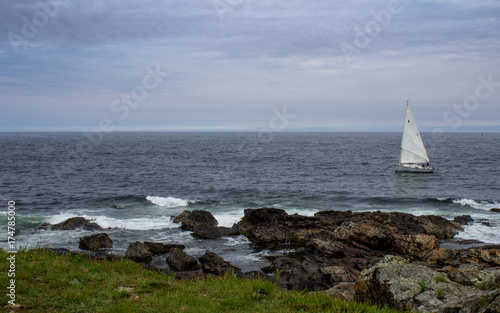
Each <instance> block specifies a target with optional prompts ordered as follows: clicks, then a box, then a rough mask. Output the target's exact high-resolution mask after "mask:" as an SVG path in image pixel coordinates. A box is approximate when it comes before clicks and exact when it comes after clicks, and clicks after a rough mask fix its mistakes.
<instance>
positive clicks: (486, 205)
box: [452, 199, 499, 211]
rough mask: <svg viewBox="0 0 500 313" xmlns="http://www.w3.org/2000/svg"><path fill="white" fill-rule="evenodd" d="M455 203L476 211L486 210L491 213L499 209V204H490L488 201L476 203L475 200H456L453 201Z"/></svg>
mask: <svg viewBox="0 0 500 313" xmlns="http://www.w3.org/2000/svg"><path fill="white" fill-rule="evenodd" d="M452 201H453V203H456V204H460V205H462V206H468V207H471V208H474V209H479V210H486V211H489V210H490V209H491V208H495V207H498V206H499V204H498V203H497V202H495V201H493V202H488V201H476V200H473V199H455V200H452Z"/></svg>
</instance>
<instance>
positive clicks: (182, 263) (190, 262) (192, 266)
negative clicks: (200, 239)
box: [167, 248, 199, 271]
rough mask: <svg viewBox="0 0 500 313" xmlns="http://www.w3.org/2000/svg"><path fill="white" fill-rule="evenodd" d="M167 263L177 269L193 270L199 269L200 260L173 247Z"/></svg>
mask: <svg viewBox="0 0 500 313" xmlns="http://www.w3.org/2000/svg"><path fill="white" fill-rule="evenodd" d="M167 263H168V264H169V265H170V266H171V267H172V268H173V269H174V270H176V271H193V270H197V269H199V265H198V261H197V260H196V259H195V258H193V257H192V256H190V255H188V254H187V253H186V252H184V251H182V250H180V249H177V248H172V249H170V254H169V255H168V257H167Z"/></svg>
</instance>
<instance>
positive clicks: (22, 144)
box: [0, 133, 500, 258]
mask: <svg viewBox="0 0 500 313" xmlns="http://www.w3.org/2000/svg"><path fill="white" fill-rule="evenodd" d="M422 136H423V139H424V143H425V145H426V147H427V149H428V154H429V157H430V158H431V163H432V164H433V165H434V166H435V167H436V172H435V173H433V174H404V173H395V172H394V165H395V164H397V163H398V157H399V144H400V140H401V139H400V134H399V133H112V134H110V133H107V134H93V135H92V136H87V137H86V136H84V135H83V134H81V133H2V134H0V149H1V151H2V152H1V162H0V178H1V180H0V196H1V198H2V201H3V202H4V203H5V205H4V207H5V210H4V211H3V212H2V215H1V217H2V218H3V220H2V223H4V224H6V215H5V214H6V203H7V201H9V200H13V201H15V202H16V208H17V214H18V218H19V224H18V227H20V228H21V230H22V233H21V234H20V235H19V236H18V239H19V240H18V242H19V244H20V245H28V246H30V247H31V246H36V245H38V246H44V245H52V246H64V247H75V243H74V242H75V240H76V239H75V238H77V237H78V236H81V235H82V234H84V233H85V231H77V232H72V233H71V234H69V235H68V232H61V231H59V232H50V231H44V230H37V229H36V228H37V227H38V226H40V225H42V223H44V222H50V223H55V222H59V221H62V220H64V219H66V218H68V217H71V216H85V217H87V218H90V219H94V220H95V221H96V222H97V223H98V224H100V225H101V226H104V227H110V228H111V229H110V230H109V231H110V232H112V233H113V236H114V237H115V241H116V242H115V247H116V250H117V251H118V252H120V251H121V252H123V251H124V249H126V247H127V246H128V242H129V241H132V240H162V241H170V242H179V243H187V244H191V246H192V249H193V250H192V251H191V252H192V253H193V254H196V253H197V252H201V251H203V252H204V249H208V248H211V247H210V246H209V245H210V244H211V243H210V241H199V240H195V239H193V238H192V237H191V235H190V234H189V233H186V232H182V231H180V230H178V229H177V227H178V225H175V224H173V223H172V222H171V221H170V217H171V216H172V215H175V214H178V213H180V212H182V210H184V209H204V210H209V211H211V212H212V213H213V214H214V215H215V216H216V218H218V219H219V221H220V223H221V224H223V225H231V224H232V223H233V222H236V221H238V220H239V218H241V216H242V214H243V209H244V208H256V207H262V206H274V207H279V208H283V209H285V210H287V211H288V212H290V213H300V214H313V213H314V212H316V211H318V210H346V209H349V210H354V211H357V210H361V211H365V210H382V211H402V212H409V213H413V214H438V215H441V216H445V217H447V218H452V217H453V216H456V215H461V214H470V215H472V216H473V217H474V218H475V219H476V220H478V221H479V220H488V221H489V223H490V224H491V225H492V227H487V226H484V225H482V224H481V223H475V224H474V225H473V226H470V227H467V228H466V230H465V231H464V232H463V233H461V234H460V235H459V237H461V238H473V237H474V238H475V239H479V240H483V241H485V242H490V243H500V214H498V213H493V212H490V211H489V209H490V208H493V207H500V205H499V201H500V192H499V191H500V187H499V186H500V181H499V171H500V165H499V163H498V156H499V155H500V145H499V143H500V134H498V133H485V134H484V135H481V134H480V133H449V134H448V133H447V134H438V135H436V134H430V133H427V134H426V133H423V134H422ZM2 235H3V234H2ZM478 237H480V238H478ZM2 238H3V237H2ZM4 239H5V238H4ZM224 240H225V241H224V242H222V245H219V244H218V246H220V247H222V248H220V249H222V250H223V249H224V247H231V249H233V250H234V249H236V250H238V251H240V252H241V251H243V253H246V254H247V255H248V256H249V257H254V258H257V257H256V255H255V253H257V252H255V251H253V250H251V249H250V248H247V247H246V246H248V244H247V242H246V241H245V240H244V238H235V239H224ZM219 243H220V242H219ZM212 244H213V243H212ZM76 246H77V244H76ZM235 246H236V247H237V248H235ZM228 249H229V248H228ZM219 252H221V251H219ZM222 252H223V251H222ZM229 257H230V256H229ZM234 258H238V257H237V256H234Z"/></svg>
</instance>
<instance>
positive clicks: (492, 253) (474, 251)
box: [454, 245, 500, 266]
mask: <svg viewBox="0 0 500 313" xmlns="http://www.w3.org/2000/svg"><path fill="white" fill-rule="evenodd" d="M454 258H455V260H456V262H457V263H485V264H488V265H490V266H500V245H494V246H484V247H479V248H476V247H475V248H469V249H464V250H459V251H457V253H456V255H455V256H454Z"/></svg>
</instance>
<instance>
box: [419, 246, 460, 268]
mask: <svg viewBox="0 0 500 313" xmlns="http://www.w3.org/2000/svg"><path fill="white" fill-rule="evenodd" d="M421 255H422V259H423V260H425V261H427V264H428V265H437V266H444V265H445V264H449V263H452V258H453V251H451V250H447V249H443V248H438V249H434V250H432V251H429V252H427V251H424V252H423V253H421Z"/></svg>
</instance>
